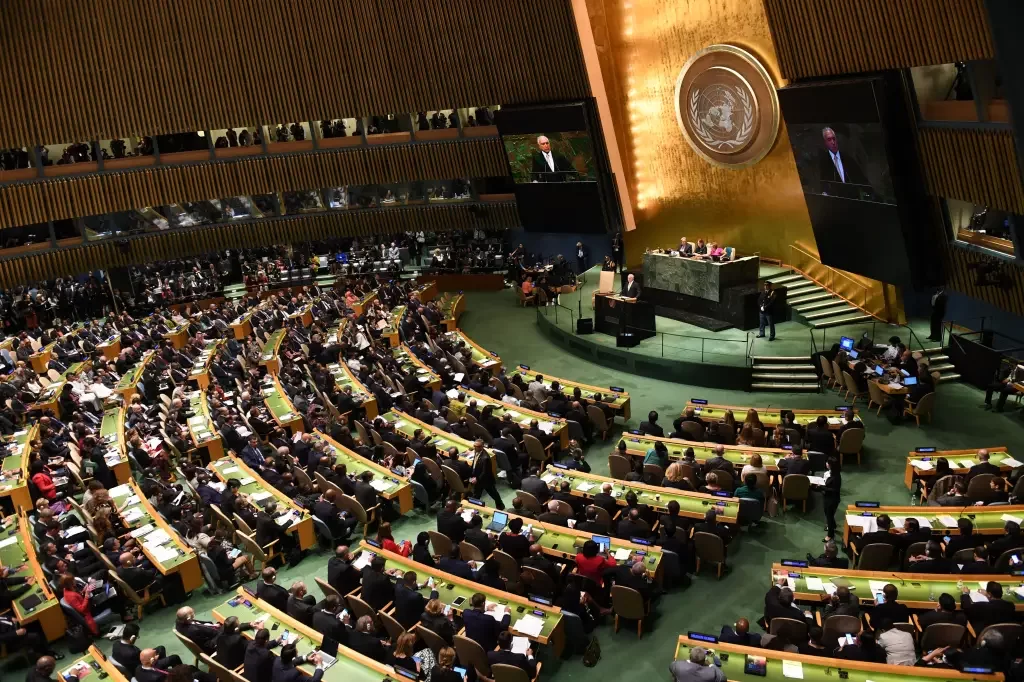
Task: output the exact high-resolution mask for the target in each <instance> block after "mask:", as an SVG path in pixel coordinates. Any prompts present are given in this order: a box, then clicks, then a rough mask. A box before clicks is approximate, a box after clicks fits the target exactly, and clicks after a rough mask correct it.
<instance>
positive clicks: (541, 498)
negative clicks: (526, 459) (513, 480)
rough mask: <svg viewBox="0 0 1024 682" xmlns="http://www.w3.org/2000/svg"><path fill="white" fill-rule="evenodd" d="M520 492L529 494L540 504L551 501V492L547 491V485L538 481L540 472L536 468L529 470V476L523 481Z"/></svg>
mask: <svg viewBox="0 0 1024 682" xmlns="http://www.w3.org/2000/svg"><path fill="white" fill-rule="evenodd" d="M520 490H524V491H526V492H528V493H530V494H531V495H533V496H534V497H536V498H537V501H538V502H540V503H541V504H544V503H545V502H547V501H548V500H550V499H551V490H549V489H548V484H547V483H545V482H544V481H542V480H541V479H540V470H539V469H537V468H536V467H531V468H530V475H529V476H527V477H526V478H524V479H523V481H522V483H521V484H520Z"/></svg>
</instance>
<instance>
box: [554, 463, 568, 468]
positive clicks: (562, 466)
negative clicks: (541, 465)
mask: <svg viewBox="0 0 1024 682" xmlns="http://www.w3.org/2000/svg"><path fill="white" fill-rule="evenodd" d="M551 466H553V467H555V468H556V469H568V468H569V467H567V466H565V465H564V464H559V463H558V462H552V463H551Z"/></svg>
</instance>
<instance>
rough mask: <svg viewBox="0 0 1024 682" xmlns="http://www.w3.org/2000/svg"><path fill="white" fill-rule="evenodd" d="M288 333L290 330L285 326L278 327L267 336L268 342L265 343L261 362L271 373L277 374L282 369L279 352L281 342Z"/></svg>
mask: <svg viewBox="0 0 1024 682" xmlns="http://www.w3.org/2000/svg"><path fill="white" fill-rule="evenodd" d="M287 335H288V330H287V329H285V328H284V327H282V328H280V329H276V330H274V332H273V333H272V334H271V335H270V336H268V337H267V342H266V343H265V344H263V353H262V354H261V355H260V364H261V365H263V366H264V367H266V368H267V371H268V372H270V373H271V374H277V373H278V372H280V371H281V358H280V357H278V352H279V351H280V350H281V342H282V341H284V337H285V336H287Z"/></svg>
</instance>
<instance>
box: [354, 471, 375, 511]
mask: <svg viewBox="0 0 1024 682" xmlns="http://www.w3.org/2000/svg"><path fill="white" fill-rule="evenodd" d="M372 480H373V473H371V472H370V471H364V472H363V473H361V474H359V480H357V481H356V483H355V493H356V494H355V498H356V500H357V501H358V502H359V504H361V505H363V509H371V508H373V507H375V506H376V505H377V491H376V490H374V488H373V486H372V485H370V481H372Z"/></svg>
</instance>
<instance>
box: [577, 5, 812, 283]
mask: <svg viewBox="0 0 1024 682" xmlns="http://www.w3.org/2000/svg"><path fill="white" fill-rule="evenodd" d="M587 6H588V10H589V13H590V18H591V24H592V26H593V27H594V33H595V41H596V42H597V44H598V53H599V55H600V58H601V70H602V75H603V77H604V80H605V84H606V89H607V91H608V96H609V99H611V100H612V102H611V105H612V112H613V116H614V117H615V132H616V140H617V141H618V143H619V145H620V149H624V150H625V154H624V157H625V159H626V164H627V172H628V173H630V174H631V177H630V178H629V182H628V184H629V188H630V197H629V200H630V201H631V202H632V204H633V209H634V211H635V215H636V223H637V229H636V230H635V231H633V232H630V233H627V234H626V236H625V242H626V262H627V263H628V264H631V265H635V264H638V263H639V262H640V260H641V256H642V254H643V251H644V249H645V248H648V247H651V248H653V247H663V246H671V245H674V244H676V243H678V241H679V237H681V236H686V237H687V238H688V239H690V240H691V241H696V240H697V238H699V237H703V238H704V239H714V240H715V241H718V242H719V243H721V244H724V245H727V246H734V247H736V248H737V249H739V251H740V252H741V253H752V252H760V253H761V254H762V255H764V256H768V257H773V258H780V259H782V260H786V261H788V260H789V259H790V257H791V254H790V251H789V245H790V244H792V243H796V242H799V243H800V244H802V245H803V247H804V248H806V249H808V250H810V251H812V252H814V253H815V254H816V253H817V249H816V247H815V242H814V234H813V232H812V231H811V224H810V219H809V217H808V215H807V209H806V207H805V205H804V200H803V196H802V194H801V190H800V181H799V178H798V177H797V172H796V165H795V163H794V161H793V154H792V152H791V151H790V149H789V140H788V137H787V134H786V130H785V124H784V123H783V124H781V125H780V129H779V136H778V139H777V140H776V142H775V146H774V147H773V149H772V150H771V152H770V153H769V154H768V156H766V157H765V158H764V159H763V160H762V161H761V162H760V163H758V164H756V165H754V166H752V167H750V168H745V169H741V170H727V169H722V168H715V167H713V166H711V165H710V164H708V163H707V162H706V161H704V160H703V159H701V158H700V157H699V156H697V154H696V153H695V152H694V151H693V150H692V149H691V148H690V146H689V145H688V144H687V142H686V140H685V139H684V137H683V134H682V132H681V131H680V130H679V126H678V125H677V123H676V117H675V102H674V97H675V85H676V78H677V77H678V75H679V71H680V69H682V67H683V64H685V63H686V60H687V59H689V58H690V56H691V55H693V53H695V52H697V51H698V50H700V49H702V48H704V47H707V46H708V45H712V44H715V43H729V44H733V45H736V46H738V47H742V48H743V49H745V50H747V51H748V52H750V53H751V54H753V55H755V56H756V57H757V58H758V59H759V60H760V61H761V63H762V64H764V66H765V68H767V70H768V72H769V73H770V74H772V77H773V78H774V80H775V82H776V85H777V86H781V85H783V84H784V83H783V82H782V81H781V80H780V77H779V68H778V60H777V58H776V55H775V50H774V48H773V46H772V40H771V34H770V32H769V30H768V20H767V17H766V16H765V12H764V7H763V5H762V3H761V2H760V1H759V0H587ZM605 130H608V126H607V125H606V126H605ZM609 137H610V136H609Z"/></svg>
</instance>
